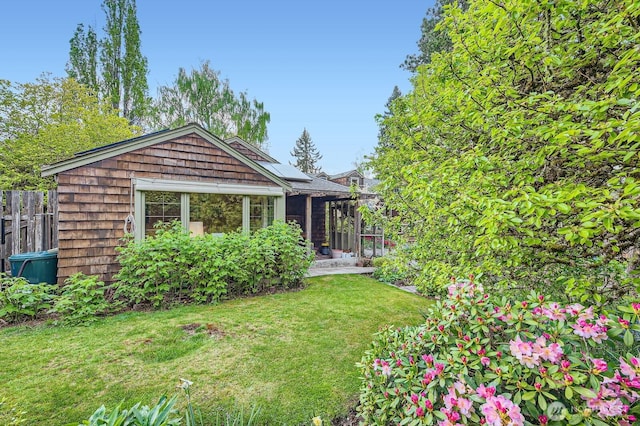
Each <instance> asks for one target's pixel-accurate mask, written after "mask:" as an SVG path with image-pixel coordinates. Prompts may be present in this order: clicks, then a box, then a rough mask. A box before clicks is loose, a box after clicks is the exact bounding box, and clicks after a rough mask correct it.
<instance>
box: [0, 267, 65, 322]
mask: <svg viewBox="0 0 640 426" xmlns="http://www.w3.org/2000/svg"><path fill="white" fill-rule="evenodd" d="M55 289H56V287H55V286H53V285H50V284H30V283H29V281H27V280H26V279H24V278H22V277H20V278H14V277H8V276H6V275H5V274H0V319H1V320H5V321H7V322H11V323H13V322H18V321H21V320H24V319H28V318H35V317H37V316H38V315H39V314H41V313H43V312H44V311H46V310H47V309H49V308H50V307H51V303H52V301H53V300H54V299H55Z"/></svg>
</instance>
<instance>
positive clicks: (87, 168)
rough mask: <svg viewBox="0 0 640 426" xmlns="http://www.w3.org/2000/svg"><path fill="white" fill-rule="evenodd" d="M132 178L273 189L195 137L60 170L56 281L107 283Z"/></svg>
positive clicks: (243, 165) (113, 268) (266, 180)
mask: <svg viewBox="0 0 640 426" xmlns="http://www.w3.org/2000/svg"><path fill="white" fill-rule="evenodd" d="M243 154H244V152H243ZM247 156H249V155H248V153H247ZM250 158H253V157H250ZM132 178H149V179H166V180H174V181H190V182H207V183H227V184H229V183H230V184H244V185H259V186H263V187H265V186H271V187H279V186H278V184H277V183H275V182H274V181H273V180H271V179H269V178H268V177H266V176H263V175H262V174H260V173H259V172H258V171H256V170H254V169H253V168H251V167H250V166H249V165H247V164H246V163H243V162H242V161H240V160H239V159H237V158H234V157H233V156H231V155H229V154H228V153H227V152H225V151H224V150H222V149H220V148H218V147H217V146H216V145H214V144H212V143H210V142H209V141H207V140H205V139H204V138H202V137H201V136H200V135H198V134H196V133H191V134H188V135H186V136H181V137H177V138H174V139H169V140H167V141H163V142H159V143H157V144H154V145H151V146H147V147H144V148H140V149H136V150H132V151H129V152H125V153H122V154H119V155H115V156H113V157H110V158H107V159H103V160H101V161H96V162H94V163H90V164H86V165H81V166H79V167H76V168H71V169H69V170H64V171H61V172H59V173H57V179H58V202H59V235H58V237H59V252H58V282H63V281H64V280H65V279H66V278H67V277H69V276H70V275H72V274H74V273H76V272H84V273H85V274H89V275H98V276H99V277H100V279H101V280H103V281H105V282H106V283H110V282H112V281H113V274H114V273H116V272H117V271H118V269H119V264H118V262H117V260H116V256H117V253H116V247H117V246H118V245H121V244H122V241H121V239H122V238H123V237H124V221H125V218H126V217H127V216H128V215H129V213H130V212H133V206H130V203H131V202H132V201H131V193H130V192H131V179H132Z"/></svg>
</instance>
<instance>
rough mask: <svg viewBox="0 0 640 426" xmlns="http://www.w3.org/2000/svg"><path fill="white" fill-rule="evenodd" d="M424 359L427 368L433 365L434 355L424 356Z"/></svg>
mask: <svg viewBox="0 0 640 426" xmlns="http://www.w3.org/2000/svg"><path fill="white" fill-rule="evenodd" d="M422 359H423V360H424V362H425V363H426V364H427V366H429V367H430V366H431V364H433V355H431V354H429V355H422Z"/></svg>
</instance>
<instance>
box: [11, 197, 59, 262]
mask: <svg viewBox="0 0 640 426" xmlns="http://www.w3.org/2000/svg"><path fill="white" fill-rule="evenodd" d="M56 247H58V193H57V192H56V191H49V192H48V193H44V192H36V191H0V272H9V271H11V265H10V262H9V257H10V256H12V255H14V254H18V253H26V252H33V251H42V250H49V249H52V248H56Z"/></svg>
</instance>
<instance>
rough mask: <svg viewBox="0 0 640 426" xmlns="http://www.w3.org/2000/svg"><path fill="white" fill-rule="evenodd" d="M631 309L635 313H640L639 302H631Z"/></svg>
mask: <svg viewBox="0 0 640 426" xmlns="http://www.w3.org/2000/svg"><path fill="white" fill-rule="evenodd" d="M631 309H633V312H635V314H636V315H640V303H632V304H631Z"/></svg>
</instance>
